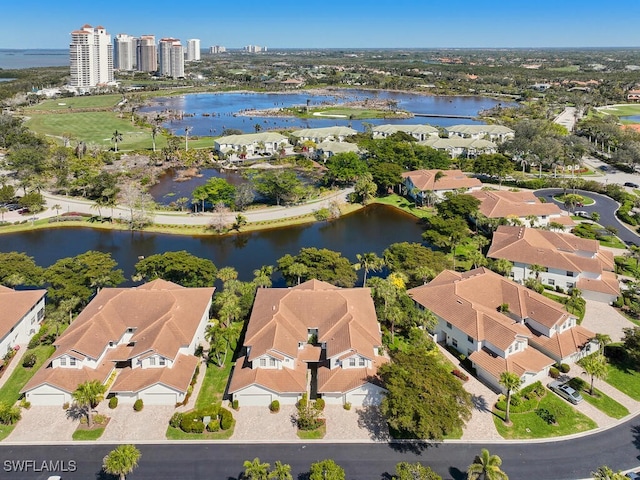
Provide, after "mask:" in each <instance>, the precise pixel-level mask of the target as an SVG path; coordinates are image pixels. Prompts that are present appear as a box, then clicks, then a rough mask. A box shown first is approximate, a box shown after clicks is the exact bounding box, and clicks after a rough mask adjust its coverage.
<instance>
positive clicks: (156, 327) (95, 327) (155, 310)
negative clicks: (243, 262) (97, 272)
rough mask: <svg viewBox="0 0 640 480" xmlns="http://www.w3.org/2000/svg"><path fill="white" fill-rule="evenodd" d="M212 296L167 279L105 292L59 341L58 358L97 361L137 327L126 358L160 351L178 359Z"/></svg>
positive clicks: (108, 289)
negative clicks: (111, 344) (83, 357)
mask: <svg viewBox="0 0 640 480" xmlns="http://www.w3.org/2000/svg"><path fill="white" fill-rule="evenodd" d="M213 292H214V288H213V287H206V288H185V287H181V286H180V285H176V284H174V283H171V282H166V281H164V280H154V281H153V282H149V283H147V284H145V285H141V286H139V287H136V288H104V289H102V290H101V291H100V293H98V294H97V295H96V296H95V297H94V299H93V300H92V301H91V302H90V303H89V305H87V307H86V308H85V309H84V310H83V311H82V312H81V313H80V315H78V318H76V319H75V320H74V322H73V323H72V324H71V326H70V327H69V328H68V329H67V330H66V331H65V332H64V334H63V335H62V336H61V337H60V338H59V339H58V340H57V341H56V342H55V346H56V349H57V350H56V355H55V356H56V357H58V356H60V355H63V354H65V353H69V354H82V355H86V356H87V357H90V358H92V359H97V358H99V357H100V355H101V354H102V353H103V352H104V350H105V349H106V348H107V346H108V344H109V342H110V341H112V342H116V343H117V342H118V341H119V340H120V339H121V338H122V337H123V335H125V334H126V332H127V329H129V328H132V329H134V332H133V336H132V338H131V343H130V345H131V346H130V347H128V348H129V353H128V357H127V358H133V357H136V356H138V355H142V354H144V353H147V352H150V351H155V352H157V353H158V354H160V355H162V356H164V357H166V358H169V359H175V358H176V355H177V354H178V350H179V349H180V348H182V347H185V346H187V345H189V343H191V341H192V339H193V335H194V334H195V332H196V329H197V328H198V325H199V324H200V321H201V319H202V316H203V314H205V312H207V309H208V306H209V302H210V301H211V297H212V295H213ZM121 353H124V352H121ZM54 358H55V357H54Z"/></svg>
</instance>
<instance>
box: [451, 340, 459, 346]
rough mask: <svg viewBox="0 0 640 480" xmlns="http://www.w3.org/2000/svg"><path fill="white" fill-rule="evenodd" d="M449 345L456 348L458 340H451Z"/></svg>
mask: <svg viewBox="0 0 640 480" xmlns="http://www.w3.org/2000/svg"><path fill="white" fill-rule="evenodd" d="M451 345H453V346H454V347H456V348H458V340H456V339H455V338H454V339H453V340H451Z"/></svg>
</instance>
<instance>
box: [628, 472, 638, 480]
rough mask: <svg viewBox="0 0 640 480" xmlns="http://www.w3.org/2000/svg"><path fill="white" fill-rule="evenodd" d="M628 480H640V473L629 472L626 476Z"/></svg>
mask: <svg viewBox="0 0 640 480" xmlns="http://www.w3.org/2000/svg"><path fill="white" fill-rule="evenodd" d="M626 477H627V478H631V479H632V480H640V473H636V472H629V473H627V474H626Z"/></svg>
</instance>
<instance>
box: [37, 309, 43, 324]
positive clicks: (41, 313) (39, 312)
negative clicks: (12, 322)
mask: <svg viewBox="0 0 640 480" xmlns="http://www.w3.org/2000/svg"><path fill="white" fill-rule="evenodd" d="M43 318H44V309H42V310H38V321H40V320H42V319H43Z"/></svg>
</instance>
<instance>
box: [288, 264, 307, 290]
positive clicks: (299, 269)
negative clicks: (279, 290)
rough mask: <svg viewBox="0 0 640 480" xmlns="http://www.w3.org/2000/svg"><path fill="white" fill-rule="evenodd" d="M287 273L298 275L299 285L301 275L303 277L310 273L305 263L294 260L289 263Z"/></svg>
mask: <svg viewBox="0 0 640 480" xmlns="http://www.w3.org/2000/svg"><path fill="white" fill-rule="evenodd" d="M287 273H288V274H289V275H293V276H294V277H298V285H300V277H303V276H304V275H306V274H307V273H309V268H308V267H307V266H306V265H305V264H304V263H299V262H294V263H292V264H291V265H289V268H288V269H287Z"/></svg>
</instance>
